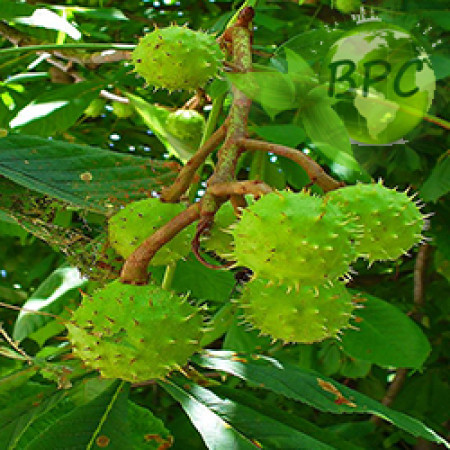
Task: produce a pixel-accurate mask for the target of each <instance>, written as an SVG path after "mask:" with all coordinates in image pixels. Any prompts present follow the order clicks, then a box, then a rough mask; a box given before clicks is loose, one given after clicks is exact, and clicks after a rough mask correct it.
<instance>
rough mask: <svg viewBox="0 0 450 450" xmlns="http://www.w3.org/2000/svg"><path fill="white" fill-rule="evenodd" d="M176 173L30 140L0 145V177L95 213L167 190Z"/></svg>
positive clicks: (170, 167)
mask: <svg viewBox="0 0 450 450" xmlns="http://www.w3.org/2000/svg"><path fill="white" fill-rule="evenodd" d="M177 168H178V166H177V164H175V163H173V162H162V161H153V160H150V159H148V158H142V157H138V156H131V155H124V154H120V153H115V152H111V151H108V150H102V149H100V148H95V147H89V146H85V145H77V144H69V143H67V142H63V141H56V140H48V139H43V138H39V137H34V136H23V135H9V136H7V137H5V138H2V139H0V175H3V176H5V177H7V178H9V179H10V180H12V181H14V182H15V183H17V184H20V185H22V186H24V187H26V188H29V189H32V190H34V191H38V192H40V193H42V194H46V195H48V196H50V197H54V198H57V199H60V200H63V201H65V202H68V203H70V204H72V205H74V206H77V207H80V208H85V209H88V210H92V211H96V212H100V213H106V212H108V211H109V210H111V209H112V208H114V207H115V206H117V205H118V204H121V203H126V202H128V201H131V200H134V199H138V198H142V197H146V196H149V195H150V194H151V191H152V190H159V189H160V188H161V187H162V186H164V185H168V184H170V183H171V182H172V181H173V180H174V178H175V175H176V169H177Z"/></svg>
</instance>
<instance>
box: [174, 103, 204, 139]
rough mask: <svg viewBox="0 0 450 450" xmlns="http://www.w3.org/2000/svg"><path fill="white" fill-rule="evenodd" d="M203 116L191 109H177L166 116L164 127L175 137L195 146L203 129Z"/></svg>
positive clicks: (200, 137)
mask: <svg viewBox="0 0 450 450" xmlns="http://www.w3.org/2000/svg"><path fill="white" fill-rule="evenodd" d="M205 125H206V122H205V118H204V117H203V116H202V115H201V114H199V113H198V112H197V111H194V110H192V109H179V110H178V111H174V112H172V113H170V114H169V115H168V116H167V121H166V129H167V131H168V132H169V133H171V134H173V135H174V136H175V137H176V138H178V139H180V140H182V141H185V142H188V143H189V144H190V145H191V146H192V147H193V148H196V147H197V146H198V144H200V141H201V139H202V136H203V132H204V130H205Z"/></svg>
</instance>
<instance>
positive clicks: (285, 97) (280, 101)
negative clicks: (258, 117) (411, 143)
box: [227, 72, 300, 118]
mask: <svg viewBox="0 0 450 450" xmlns="http://www.w3.org/2000/svg"><path fill="white" fill-rule="evenodd" d="M227 78H229V80H230V81H231V82H232V83H233V84H234V85H235V86H236V87H237V88H238V89H239V90H241V91H242V92H243V93H244V94H245V95H247V96H248V97H250V98H251V99H253V100H254V101H256V102H258V103H260V104H261V106H262V107H263V108H264V110H265V111H266V112H267V114H268V115H269V116H270V117H271V118H274V117H275V116H276V115H277V114H279V113H280V112H282V111H287V110H290V109H295V108H298V107H299V105H300V101H299V99H298V98H297V94H296V91H295V85H294V83H293V81H292V80H291V78H290V77H289V76H288V75H287V74H284V73H280V72H248V73H241V74H238V73H236V74H227Z"/></svg>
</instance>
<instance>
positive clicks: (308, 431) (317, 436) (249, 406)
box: [164, 378, 359, 450]
mask: <svg viewBox="0 0 450 450" xmlns="http://www.w3.org/2000/svg"><path fill="white" fill-rule="evenodd" d="M170 384H171V385H172V386H173V387H175V386H176V389H177V390H178V394H177V395H179V396H180V398H181V392H184V394H185V395H186V396H188V397H189V398H187V399H186V403H185V405H184V406H183V408H184V409H185V411H186V412H187V414H188V415H189V416H190V417H191V420H193V423H194V425H195V426H196V427H197V429H199V431H200V432H201V434H202V435H203V433H205V434H206V432H208V433H210V432H211V431H212V430H208V431H207V430H204V427H206V426H208V425H209V424H208V423H207V422H206V420H205V418H204V417H203V418H202V416H200V417H198V416H197V415H195V414H192V412H191V413H189V411H191V410H192V409H193V408H195V405H196V404H197V403H198V404H199V405H201V406H202V407H205V408H207V410H208V411H209V414H215V415H217V416H218V417H220V418H221V419H222V420H223V421H225V422H226V423H227V424H229V426H230V427H231V429H234V430H235V432H236V434H237V435H238V436H239V435H241V436H243V437H245V438H246V439H247V440H248V441H250V442H249V443H250V445H251V446H250V447H249V448H267V449H288V448H291V449H294V448H298V449H300V448H305V449H310V450H331V449H342V450H344V449H345V450H355V449H358V448H359V447H356V446H354V445H352V444H351V443H349V442H345V441H341V440H340V439H339V437H338V436H337V435H335V434H334V433H331V432H327V431H324V430H323V429H321V428H319V427H318V426H316V425H313V424H311V423H310V422H308V421H306V420H304V419H301V418H300V417H295V418H294V419H293V420H291V418H290V417H289V415H288V414H283V412H281V411H278V410H274V408H273V405H270V404H264V402H261V400H260V399H257V398H255V397H252V396H250V395H248V394H245V393H242V392H241V391H238V390H235V389H230V388H211V389H206V388H204V387H200V386H198V385H196V384H194V383H193V382H192V381H189V380H187V379H178V378H177V379H174V378H171V382H170ZM164 387H165V388H166V386H164ZM170 389H171V388H169V392H170V393H171V394H173V393H174V389H172V390H170ZM178 399H179V398H178ZM194 420H199V421H200V422H199V423H197V422H194ZM209 426H210V425H209ZM201 430H203V432H202V431H201ZM230 438H231V433H229V434H228V436H225V437H223V439H222V437H221V441H215V442H214V443H213V444H212V445H211V441H212V440H209V441H206V440H205V442H206V443H207V445H208V448H210V449H214V448H216V449H223V448H241V447H237V446H236V443H237V442H236V441H232V440H229V441H228V442H227V439H230ZM252 444H254V446H253V447H252ZM244 448H245V447H244Z"/></svg>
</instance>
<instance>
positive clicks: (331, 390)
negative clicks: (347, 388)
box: [317, 378, 356, 408]
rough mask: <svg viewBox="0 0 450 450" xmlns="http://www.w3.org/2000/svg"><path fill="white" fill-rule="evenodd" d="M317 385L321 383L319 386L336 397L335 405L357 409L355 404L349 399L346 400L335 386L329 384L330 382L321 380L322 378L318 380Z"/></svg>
mask: <svg viewBox="0 0 450 450" xmlns="http://www.w3.org/2000/svg"><path fill="white" fill-rule="evenodd" d="M317 383H319V386H320V387H321V388H322V389H323V390H324V391H326V392H329V393H330V394H333V395H335V396H336V399H335V400H334V403H336V405H347V406H349V407H351V408H356V405H355V403H353V402H351V401H350V400H348V399H347V398H345V397H344V396H343V395H342V394H341V393H340V391H339V389H337V388H336V387H335V386H334V385H333V384H331V383H329V382H328V381H324V380H321V379H320V378H317Z"/></svg>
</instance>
